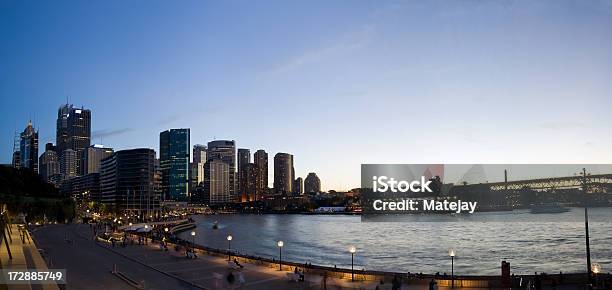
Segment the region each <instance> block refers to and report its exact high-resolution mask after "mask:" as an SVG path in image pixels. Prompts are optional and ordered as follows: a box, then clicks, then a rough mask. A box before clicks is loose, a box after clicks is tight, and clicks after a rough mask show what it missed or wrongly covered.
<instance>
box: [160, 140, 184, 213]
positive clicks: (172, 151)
mask: <svg viewBox="0 0 612 290" xmlns="http://www.w3.org/2000/svg"><path fill="white" fill-rule="evenodd" d="M189 135H190V130H189V129H170V130H167V131H164V132H161V133H160V134H159V164H160V167H161V170H162V192H163V196H164V198H165V199H167V200H176V201H187V200H188V198H189V154H190V149H191V145H190V136H189Z"/></svg>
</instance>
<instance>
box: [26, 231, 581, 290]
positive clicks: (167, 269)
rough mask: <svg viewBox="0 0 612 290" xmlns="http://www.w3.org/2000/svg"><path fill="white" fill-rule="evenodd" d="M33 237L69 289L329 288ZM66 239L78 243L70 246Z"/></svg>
mask: <svg viewBox="0 0 612 290" xmlns="http://www.w3.org/2000/svg"><path fill="white" fill-rule="evenodd" d="M33 234H34V236H35V238H36V240H37V242H39V244H40V247H43V248H45V249H46V251H47V252H48V254H49V257H50V259H51V261H52V264H53V266H54V268H65V269H67V277H68V287H67V289H88V290H89V289H94V290H95V289H101V290H111V289H135V288H134V287H133V286H130V285H128V284H127V283H126V282H125V281H123V280H121V279H119V278H118V277H116V276H115V275H113V274H111V269H113V268H116V269H117V270H118V271H119V272H122V273H124V274H125V275H127V276H129V277H130V278H132V279H133V280H135V281H139V282H141V283H142V285H144V286H145V287H144V288H145V289H210V290H213V289H253V290H268V289H272V290H275V289H278V290H285V289H286V290H290V289H324V287H323V284H324V283H323V278H322V277H321V276H319V275H314V274H312V275H309V274H308V273H306V281H305V282H295V281H290V280H291V279H290V277H289V276H290V275H291V271H279V270H278V268H272V267H267V266H261V265H255V264H249V263H243V262H242V261H241V263H242V264H243V265H244V268H243V269H241V270H239V271H237V270H231V269H230V267H229V265H228V261H227V257H221V256H213V255H205V254H201V253H200V254H199V256H198V258H197V259H187V258H186V257H185V254H184V251H181V252H177V251H175V250H174V249H172V248H171V249H169V251H163V250H161V249H160V248H159V245H158V244H152V243H150V242H149V243H148V245H137V244H135V245H128V246H126V247H125V248H124V247H122V246H121V245H120V244H119V243H117V244H116V246H115V247H112V246H111V244H109V243H105V242H94V241H93V239H92V231H91V229H90V227H89V226H88V225H82V224H81V225H50V226H45V227H42V228H40V229H38V230H36V231H35V232H34V233H33ZM66 237H67V239H69V240H71V241H72V242H71V243H68V242H66V241H65V239H66ZM287 270H289V269H287ZM230 271H232V272H233V275H234V277H235V282H234V283H231V284H230V283H228V282H227V276H228V274H229V273H230ZM240 276H242V278H240ZM325 284H326V285H327V287H326V289H330V290H331V289H338V290H339V289H370V290H373V289H375V288H376V286H377V283H376V282H351V281H350V280H346V279H335V278H329V279H327V280H326V283H325ZM378 286H379V289H381V290H390V289H391V285H390V283H386V284H384V285H378ZM401 289H402V290H426V289H428V287H427V285H426V284H418V285H416V284H415V285H403V286H402V288H401ZM447 289H448V288H446V287H440V288H439V290H447ZM461 289H463V290H475V289H468V288H461ZM544 289H550V288H544ZM557 289H558V290H562V289H574V288H564V287H557Z"/></svg>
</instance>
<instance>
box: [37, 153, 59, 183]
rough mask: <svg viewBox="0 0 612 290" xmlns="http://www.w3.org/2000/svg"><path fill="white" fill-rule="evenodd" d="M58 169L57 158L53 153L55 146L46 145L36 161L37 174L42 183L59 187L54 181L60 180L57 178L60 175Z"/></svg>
mask: <svg viewBox="0 0 612 290" xmlns="http://www.w3.org/2000/svg"><path fill="white" fill-rule="evenodd" d="M59 167H60V166H59V157H58V156H57V152H55V146H53V143H47V144H46V145H45V152H43V154H42V155H40V158H39V159H38V172H39V173H40V175H41V176H42V178H43V180H44V181H47V182H50V183H53V184H55V185H59V184H56V181H58V180H59V179H60V178H58V176H59V173H60V169H59Z"/></svg>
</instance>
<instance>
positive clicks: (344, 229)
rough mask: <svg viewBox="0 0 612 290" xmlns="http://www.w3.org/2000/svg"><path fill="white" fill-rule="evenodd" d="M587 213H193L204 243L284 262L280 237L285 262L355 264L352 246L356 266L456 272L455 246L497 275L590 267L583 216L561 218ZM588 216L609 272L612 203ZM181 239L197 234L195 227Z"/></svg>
mask: <svg viewBox="0 0 612 290" xmlns="http://www.w3.org/2000/svg"><path fill="white" fill-rule="evenodd" d="M582 213H583V209H581V208H572V209H571V210H570V211H569V212H567V213H559V214H550V215H534V214H531V213H529V212H528V211H526V212H522V213H520V214H517V213H516V211H515V212H513V213H511V214H510V213H508V212H488V213H476V214H475V215H474V216H473V217H472V218H471V221H462V222H421V221H410V220H407V221H405V222H361V219H360V217H359V216H350V215H289V214H287V215H274V214H266V215H201V216H194V217H193V218H194V219H195V220H196V223H197V229H196V232H197V235H196V236H195V242H196V243H197V244H200V245H204V246H209V247H214V248H220V249H227V247H228V241H227V239H226V238H227V235H229V234H231V235H232V236H233V240H232V241H231V248H232V249H233V250H237V251H239V252H241V253H246V254H250V255H257V256H262V257H268V258H275V259H278V252H279V249H278V247H277V246H276V241H277V240H283V241H284V247H283V248H282V257H283V260H284V261H293V262H299V263H307V262H308V263H312V264H317V265H326V266H334V265H336V266H338V267H345V268H346V267H349V268H350V263H351V255H350V253H349V251H348V249H349V247H350V246H351V245H354V246H356V247H357V253H356V255H355V268H356V269H364V268H365V269H367V270H381V271H395V272H412V273H419V272H422V273H435V272H440V273H444V272H447V273H450V271H451V263H450V257H449V256H448V250H449V249H450V248H453V249H455V251H456V253H457V254H456V257H455V273H456V274H458V275H498V274H499V273H500V263H501V261H502V260H506V261H509V262H510V263H511V269H512V273H515V274H533V272H546V273H559V271H563V272H564V273H570V272H585V271H586V262H585V261H586V253H585V252H586V251H585V239H584V234H585V233H584V221H583V220H582V219H565V220H576V221H573V222H572V221H570V222H567V221H564V222H555V221H554V220H556V219H559V220H564V219H563V217H567V216H569V215H573V216H575V217H578V216H582ZM589 216H591V217H592V219H593V221H591V222H590V224H589V227H590V235H591V257H592V262H593V263H599V264H600V265H601V266H602V269H603V272H610V271H612V208H592V209H590V211H589ZM578 220H579V221H578ZM215 221H218V222H219V229H217V230H214V229H213V227H212V225H213V223H214V222H215ZM179 236H180V237H181V238H183V239H185V240H188V241H191V239H192V237H191V236H190V235H189V232H184V233H181V234H179Z"/></svg>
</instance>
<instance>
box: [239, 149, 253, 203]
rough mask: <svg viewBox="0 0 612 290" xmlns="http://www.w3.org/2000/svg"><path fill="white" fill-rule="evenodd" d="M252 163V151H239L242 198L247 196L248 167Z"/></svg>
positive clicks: (240, 193) (240, 192)
mask: <svg viewBox="0 0 612 290" xmlns="http://www.w3.org/2000/svg"><path fill="white" fill-rule="evenodd" d="M249 163H251V150H249V149H244V148H239V149H238V192H239V195H240V196H241V197H242V196H244V195H246V187H247V184H246V166H247V164H249Z"/></svg>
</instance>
